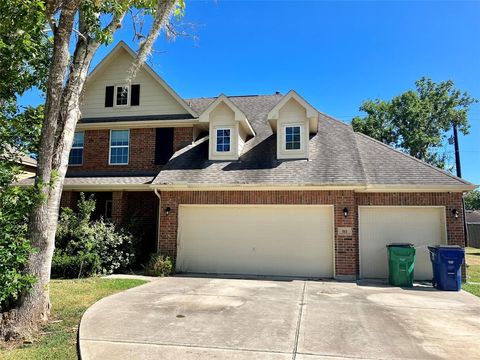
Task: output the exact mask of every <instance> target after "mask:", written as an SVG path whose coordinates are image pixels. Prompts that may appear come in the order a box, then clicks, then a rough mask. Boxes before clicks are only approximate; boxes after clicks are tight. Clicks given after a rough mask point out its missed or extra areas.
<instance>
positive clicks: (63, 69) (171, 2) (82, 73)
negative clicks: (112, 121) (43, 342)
mask: <svg viewBox="0 0 480 360" xmlns="http://www.w3.org/2000/svg"><path fill="white" fill-rule="evenodd" d="M5 1H7V3H8V1H11V0H4V2H5ZM30 1H31V2H32V7H31V9H33V10H32V11H34V12H35V14H36V15H38V16H32V22H31V23H30V22H28V21H27V23H28V26H31V27H32V28H34V29H35V31H43V30H44V26H45V25H46V24H47V23H48V26H49V27H50V31H51V34H52V39H53V45H52V52H51V56H49V58H48V64H49V68H48V77H47V81H46V85H45V107H44V114H43V122H42V129H41V138H40V144H39V148H38V160H37V164H38V166H37V177H36V184H35V186H36V188H37V189H38V191H39V193H40V196H41V198H42V199H43V201H42V202H40V203H38V204H36V205H34V207H33V209H32V211H31V214H30V221H29V231H28V235H29V240H30V242H31V244H32V246H33V247H35V249H36V251H35V252H33V253H32V254H31V255H30V257H29V260H28V264H27V266H26V272H27V273H29V274H31V275H33V276H35V277H36V278H37V281H36V283H35V284H34V286H33V287H32V290H31V291H30V292H28V293H26V294H25V296H23V297H22V298H21V299H20V304H19V306H18V309H17V316H16V318H15V319H14V321H10V322H9V323H8V324H3V326H2V328H0V337H2V336H3V337H5V334H8V336H9V337H24V336H28V335H29V334H31V333H32V332H33V331H35V330H36V328H37V326H38V324H39V323H40V322H42V321H45V320H47V319H48V316H49V309H50V301H49V293H48V284H49V281H50V268H51V262H52V256H53V251H54V246H55V232H56V228H57V219H58V210H59V203H60V196H61V193H62V188H63V182H64V178H65V173H66V171H67V167H68V155H69V152H70V149H71V146H72V141H73V134H74V131H75V127H76V124H77V121H78V119H79V118H80V108H79V107H80V100H81V99H80V97H81V94H82V92H83V89H84V85H85V80H86V77H87V73H88V69H89V67H90V63H91V60H92V58H93V56H94V54H95V52H96V51H97V49H98V48H99V46H100V45H102V44H108V43H109V42H111V41H112V38H113V35H114V33H115V31H116V30H117V29H118V28H119V27H120V26H121V23H122V21H123V18H124V17H125V15H126V14H127V12H128V11H130V10H131V9H136V11H140V12H141V13H143V14H144V15H145V16H151V17H152V18H153V22H152V25H151V27H150V29H149V33H148V34H147V35H146V36H145V37H144V38H143V41H142V43H141V45H140V49H139V52H138V56H137V59H136V60H135V61H134V63H133V64H132V68H131V71H130V72H129V74H128V78H127V79H126V81H128V82H130V81H131V80H132V79H134V78H135V75H136V72H137V70H138V69H139V68H140V66H141V65H142V63H143V62H144V61H145V59H146V56H147V55H148V54H149V53H150V52H151V49H152V45H153V42H154V41H155V39H156V38H157V36H158V35H159V33H160V32H161V30H162V29H165V28H166V27H167V26H169V25H170V22H171V19H172V18H173V16H177V17H178V16H181V15H182V14H183V11H184V8H185V4H184V1H183V0H112V1H98V0H69V1H62V0H30ZM12 4H15V1H13V2H12ZM12 6H13V5H12ZM6 15H7V16H8V15H9V14H8V12H7V13H6ZM4 20H5V19H4ZM5 21H6V20H5ZM16 21H17V20H14V22H15V23H16ZM40 29H41V30H40Z"/></svg>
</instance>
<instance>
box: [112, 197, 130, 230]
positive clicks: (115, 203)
mask: <svg viewBox="0 0 480 360" xmlns="http://www.w3.org/2000/svg"><path fill="white" fill-rule="evenodd" d="M127 197H128V195H127V193H126V192H124V191H113V192H112V221H113V222H115V223H117V224H121V223H123V221H124V220H125V216H126V213H127Z"/></svg>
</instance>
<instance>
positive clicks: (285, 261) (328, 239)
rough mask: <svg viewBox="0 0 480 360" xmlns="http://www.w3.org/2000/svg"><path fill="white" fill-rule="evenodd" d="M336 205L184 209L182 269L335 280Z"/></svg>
mask: <svg viewBox="0 0 480 360" xmlns="http://www.w3.org/2000/svg"><path fill="white" fill-rule="evenodd" d="M333 254H334V252H333V206H316V205H309V206H296V205H292V206H291V205H180V207H179V224H178V256H177V270H178V271H183V272H201V273H217V274H255V275H285V276H318V277H333V275H334V274H333Z"/></svg>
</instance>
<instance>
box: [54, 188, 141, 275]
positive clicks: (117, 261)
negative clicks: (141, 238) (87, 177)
mask: <svg viewBox="0 0 480 360" xmlns="http://www.w3.org/2000/svg"><path fill="white" fill-rule="evenodd" d="M77 206H78V212H74V211H72V210H71V209H69V208H65V209H63V210H62V215H61V217H60V221H59V225H58V229H57V234H56V240H55V244H56V249H55V253H54V256H53V261H52V276H53V277H67V278H71V277H85V276H91V275H97V274H104V275H106V274H111V273H113V272H114V271H117V270H121V269H125V268H127V267H128V266H129V265H130V264H131V263H132V262H133V260H134V251H133V242H134V239H133V236H132V235H131V234H130V233H128V232H127V231H125V230H122V229H120V228H117V226H116V225H115V224H113V223H110V222H105V221H104V220H102V219H100V220H97V221H91V215H92V213H93V211H94V210H95V200H94V199H93V198H92V197H91V198H89V199H85V196H84V195H83V194H80V200H79V202H78V205H77Z"/></svg>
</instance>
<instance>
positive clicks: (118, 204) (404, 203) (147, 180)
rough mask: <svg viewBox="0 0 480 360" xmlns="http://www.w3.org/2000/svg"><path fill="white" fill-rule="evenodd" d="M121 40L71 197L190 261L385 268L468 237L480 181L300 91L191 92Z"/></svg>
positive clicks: (109, 60) (315, 269) (423, 260)
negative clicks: (387, 139) (362, 128)
mask: <svg viewBox="0 0 480 360" xmlns="http://www.w3.org/2000/svg"><path fill="white" fill-rule="evenodd" d="M134 56H135V54H134V53H133V51H132V50H131V49H130V48H129V47H128V46H127V45H126V44H124V43H119V44H118V45H117V46H116V47H115V48H114V49H113V50H112V51H111V52H110V54H109V55H108V56H107V57H106V58H105V59H104V60H103V61H102V62H101V63H100V64H99V65H98V66H97V67H96V68H95V69H94V70H93V72H92V73H91V74H90V76H89V79H88V81H87V84H86V89H85V94H84V98H83V103H82V108H81V110H82V118H81V120H80V122H79V124H78V126H77V129H76V133H75V140H74V143H73V148H72V151H71V155H70V166H69V169H68V173H67V178H66V180H65V185H64V192H63V196H62V206H73V205H74V203H75V202H76V200H77V198H78V194H79V192H81V191H82V192H87V193H94V194H95V196H96V199H97V202H98V208H97V214H98V215H102V216H104V217H106V218H111V219H112V220H114V221H117V222H126V221H129V220H131V219H135V221H136V222H137V223H139V224H141V225H142V226H143V227H144V229H145V231H146V232H147V233H148V234H149V237H148V239H150V240H148V241H147V242H148V243H146V244H145V246H147V247H148V248H149V250H151V251H160V252H164V253H168V254H170V255H173V256H174V257H175V258H176V260H177V270H179V271H187V272H201V273H230V274H263V275H293V276H314V277H336V278H356V277H373V278H375V277H380V278H382V277H385V276H386V274H387V268H386V251H385V245H386V244H387V243H390V242H398V241H408V242H413V243H415V244H416V245H417V246H418V248H417V254H418V255H417V265H416V277H417V278H418V279H428V278H430V277H431V269H430V264H429V260H428V253H427V250H426V248H425V245H429V244H442V243H443V244H447V243H448V244H458V245H462V246H463V245H464V244H465V239H464V231H463V219H462V216H463V212H462V202H461V199H462V193H463V192H465V191H469V190H471V189H473V188H474V187H475V186H473V185H472V184H470V183H468V182H466V181H464V180H462V179H460V178H457V177H455V176H453V175H451V174H449V173H446V172H444V171H441V170H439V169H437V168H434V167H432V166H430V165H428V164H426V163H423V162H421V161H419V160H417V159H414V158H412V157H410V156H408V155H405V154H403V153H401V152H398V151H396V150H393V149H391V148H390V147H388V146H386V145H384V144H382V143H379V142H377V141H375V140H373V139H371V138H368V137H367V136H365V135H362V134H358V133H355V132H353V130H352V128H351V126H349V125H347V124H344V123H342V122H340V121H337V120H335V119H333V118H332V117H330V116H328V115H325V114H323V113H321V112H319V111H318V110H316V109H315V108H314V107H312V106H311V105H310V104H309V103H308V102H306V101H305V100H304V99H303V98H302V97H301V96H300V95H299V94H297V93H296V92H294V91H291V92H289V93H288V94H286V95H281V94H278V93H275V94H273V95H258V96H257V95H251V96H225V95H220V96H218V97H216V98H198V99H190V100H185V99H182V98H181V97H180V96H179V95H178V94H176V93H175V91H174V90H173V89H172V88H170V87H169V86H168V85H167V84H166V83H165V82H164V81H163V80H162V79H161V78H160V77H159V76H158V75H157V74H156V73H155V72H154V71H153V70H152V69H151V68H150V67H149V66H148V65H145V66H143V68H142V69H141V71H140V72H139V73H138V75H137V76H136V78H135V79H134V81H133V82H132V83H131V84H127V83H126V81H125V78H126V76H127V75H126V73H127V70H128V68H129V66H130V64H131V61H132V59H133V57H134Z"/></svg>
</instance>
